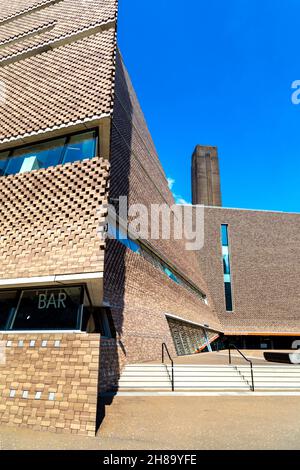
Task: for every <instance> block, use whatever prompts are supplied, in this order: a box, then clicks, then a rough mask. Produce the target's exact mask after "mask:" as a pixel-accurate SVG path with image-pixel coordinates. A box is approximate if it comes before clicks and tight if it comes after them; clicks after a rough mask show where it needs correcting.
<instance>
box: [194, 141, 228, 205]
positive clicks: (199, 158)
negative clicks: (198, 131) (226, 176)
mask: <svg viewBox="0 0 300 470" xmlns="http://www.w3.org/2000/svg"><path fill="white" fill-rule="evenodd" d="M192 202H193V204H203V205H204V206H222V199H221V184H220V170H219V157H218V148H217V147H210V146H206V145H197V146H196V148H195V150H194V153H193V156H192Z"/></svg>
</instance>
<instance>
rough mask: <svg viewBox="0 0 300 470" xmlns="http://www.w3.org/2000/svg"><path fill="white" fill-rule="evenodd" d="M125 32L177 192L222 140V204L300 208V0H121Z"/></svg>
mask: <svg viewBox="0 0 300 470" xmlns="http://www.w3.org/2000/svg"><path fill="white" fill-rule="evenodd" d="M118 35H119V45H120V48H121V51H122V54H123V57H124V59H125V62H126V65H127V68H128V70H129V73H130V75H131V78H132V81H133V84H134V87H135V89H136V91H137V94H138V97H139V99H140V102H141V105H142V108H143V111H144V114H145V116H146V120H147V123H148V126H149V129H150V132H151V134H152V136H153V139H154V142H155V145H156V148H157V150H158V153H159V156H160V160H161V162H162V165H163V167H164V169H165V172H166V174H167V176H168V177H170V178H173V179H174V180H175V184H174V187H173V190H174V192H175V193H176V194H178V195H180V196H181V197H182V198H184V199H185V200H186V201H190V200H191V190H190V159H191V154H192V151H193V148H194V146H195V145H196V144H197V143H199V144H208V145H217V146H218V148H219V157H220V165H221V178H222V179H221V182H222V194H223V205H224V206H226V207H241V208H255V209H269V210H283V211H295V212H300V158H299V157H300V105H298V106H296V105H293V104H292V102H291V94H292V89H291V84H292V82H293V81H294V80H300V1H299V0H226V1H225V0H205V1H204V0H185V1H182V0H120V12H119V31H118Z"/></svg>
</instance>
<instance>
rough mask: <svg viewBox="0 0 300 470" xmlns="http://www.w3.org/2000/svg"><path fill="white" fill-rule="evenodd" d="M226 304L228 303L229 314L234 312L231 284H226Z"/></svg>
mask: <svg viewBox="0 0 300 470" xmlns="http://www.w3.org/2000/svg"><path fill="white" fill-rule="evenodd" d="M224 286H225V303H226V310H227V312H232V291H231V283H230V282H225V283H224Z"/></svg>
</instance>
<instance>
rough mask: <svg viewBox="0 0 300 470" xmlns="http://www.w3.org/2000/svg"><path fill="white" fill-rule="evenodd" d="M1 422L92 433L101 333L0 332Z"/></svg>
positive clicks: (94, 426)
mask: <svg viewBox="0 0 300 470" xmlns="http://www.w3.org/2000/svg"><path fill="white" fill-rule="evenodd" d="M0 344H1V345H3V349H2V350H3V351H4V361H3V360H1V361H0V422H1V423H5V424H9V425H13V426H21V427H30V428H32V429H35V430H48V431H54V432H71V433H75V434H82V435H86V434H88V435H91V436H93V435H95V431H96V408H97V392H98V375H99V350H100V335H89V334H85V333H83V334H70V333H68V334H48V333H45V334H37V333H30V334H0Z"/></svg>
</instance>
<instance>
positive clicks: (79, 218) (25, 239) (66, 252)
mask: <svg viewBox="0 0 300 470" xmlns="http://www.w3.org/2000/svg"><path fill="white" fill-rule="evenodd" d="M108 177H109V164H108V162H107V161H105V160H103V159H101V158H98V157H96V158H93V159H91V160H84V161H81V162H76V163H72V164H66V165H60V166H56V167H51V168H48V169H44V170H37V171H32V172H30V173H25V174H18V175H14V176H8V177H2V178H0V220H1V226H0V259H1V263H0V278H2V279H3V278H18V277H31V276H48V275H54V274H72V273H82V272H83V273H84V272H96V271H102V270H103V262H104V248H105V244H104V242H103V241H101V240H100V238H99V235H98V234H97V229H98V227H99V226H101V225H104V224H105V215H106V211H107V208H106V204H107V187H108Z"/></svg>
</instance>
